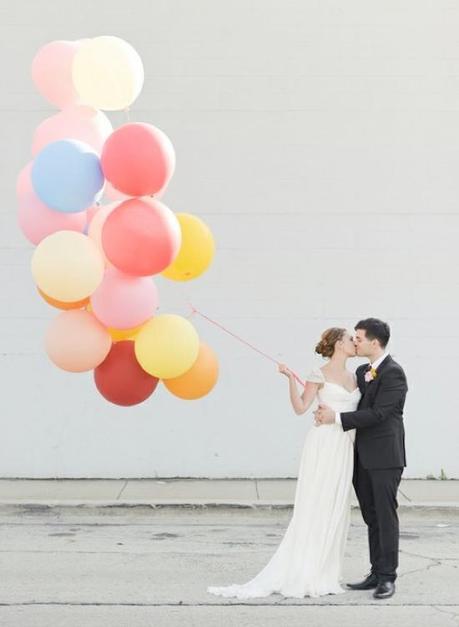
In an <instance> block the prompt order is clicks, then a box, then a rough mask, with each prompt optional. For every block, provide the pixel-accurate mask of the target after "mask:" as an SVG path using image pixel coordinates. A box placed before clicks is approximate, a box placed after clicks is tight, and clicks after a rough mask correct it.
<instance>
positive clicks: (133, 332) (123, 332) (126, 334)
mask: <svg viewBox="0 0 459 627" xmlns="http://www.w3.org/2000/svg"><path fill="white" fill-rule="evenodd" d="M142 327H143V324H141V325H139V326H138V327H132V328H131V329H114V328H112V327H108V328H107V331H108V332H109V333H110V336H111V338H112V340H113V341H114V342H121V341H122V340H134V339H135V337H136V336H137V334H138V332H139V331H140V329H141V328H142Z"/></svg>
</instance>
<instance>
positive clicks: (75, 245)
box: [32, 231, 104, 302]
mask: <svg viewBox="0 0 459 627" xmlns="http://www.w3.org/2000/svg"><path fill="white" fill-rule="evenodd" d="M32 276H33V278H34V280H35V283H36V284H37V286H38V287H39V288H40V289H41V290H42V291H43V292H44V293H45V294H47V295H48V296H50V297H51V298H55V299H56V300H60V301H65V302H75V301H77V300H83V299H84V298H87V297H88V296H90V295H91V294H92V293H93V292H94V291H95V290H96V289H97V288H98V287H99V285H100V283H101V282H102V279H103V278H104V260H103V257H102V255H101V254H100V251H99V250H98V248H97V246H96V244H95V243H94V242H93V241H92V239H90V238H89V237H87V236H86V235H83V234H82V233H74V232H73V231H57V233H53V234H52V235H48V237H46V238H45V239H44V240H43V241H42V242H40V244H39V245H38V246H37V248H36V249H35V251H34V253H33V255H32Z"/></svg>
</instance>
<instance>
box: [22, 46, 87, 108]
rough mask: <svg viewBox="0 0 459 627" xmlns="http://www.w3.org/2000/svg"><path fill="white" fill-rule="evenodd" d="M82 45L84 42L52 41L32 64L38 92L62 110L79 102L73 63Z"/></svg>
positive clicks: (41, 50)
mask: <svg viewBox="0 0 459 627" xmlns="http://www.w3.org/2000/svg"><path fill="white" fill-rule="evenodd" d="M81 44H82V41H63V40H58V41H51V42H50V43H48V44H46V45H44V46H43V47H42V48H40V50H39V51H38V52H37V54H36V55H35V57H34V59H33V62H32V79H33V81H34V83H35V85H36V87H37V89H38V91H39V92H40V93H41V95H42V96H43V97H44V98H46V100H48V101H49V102H51V103H52V104H54V105H56V106H57V107H59V108H60V109H62V108H64V107H68V106H69V105H73V104H77V103H78V100H79V97H78V94H77V92H76V90H75V87H74V86H73V80H72V63H73V57H74V56H75V53H76V52H77V50H78V49H79V48H80V46H81Z"/></svg>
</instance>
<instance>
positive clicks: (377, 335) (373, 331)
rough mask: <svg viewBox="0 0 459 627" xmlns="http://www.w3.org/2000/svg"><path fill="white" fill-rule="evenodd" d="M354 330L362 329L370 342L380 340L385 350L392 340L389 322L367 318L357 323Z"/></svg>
mask: <svg viewBox="0 0 459 627" xmlns="http://www.w3.org/2000/svg"><path fill="white" fill-rule="evenodd" d="M354 329H355V330H356V331H357V329H362V330H363V331H365V335H366V337H367V338H368V339H369V340H378V342H379V343H380V344H381V347H382V348H385V347H386V346H387V344H388V342H389V339H390V327H389V325H388V324H387V322H383V321H382V320H379V319H378V318H365V320H360V322H357V324H356V325H355V327H354Z"/></svg>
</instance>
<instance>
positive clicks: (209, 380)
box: [163, 342, 218, 400]
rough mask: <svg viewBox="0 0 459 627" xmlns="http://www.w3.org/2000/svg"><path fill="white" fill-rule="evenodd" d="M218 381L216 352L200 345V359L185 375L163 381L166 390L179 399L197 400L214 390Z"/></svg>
mask: <svg viewBox="0 0 459 627" xmlns="http://www.w3.org/2000/svg"><path fill="white" fill-rule="evenodd" d="M217 380H218V360H217V356H216V355H215V353H214V351H213V350H212V349H211V348H210V347H209V346H207V344H204V342H201V343H200V346H199V353H198V358H197V360H196V361H195V362H194V364H193V365H192V366H191V368H190V370H187V372H185V373H184V374H182V375H181V376H179V377H175V378H173V379H163V383H164V385H165V386H166V388H167V389H168V390H169V392H171V393H172V394H174V396H178V397H179V398H183V399H185V400H195V399H197V398H202V397H203V396H205V395H206V394H209V392H210V391H211V390H212V388H213V387H214V386H215V384H216V383H217Z"/></svg>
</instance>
